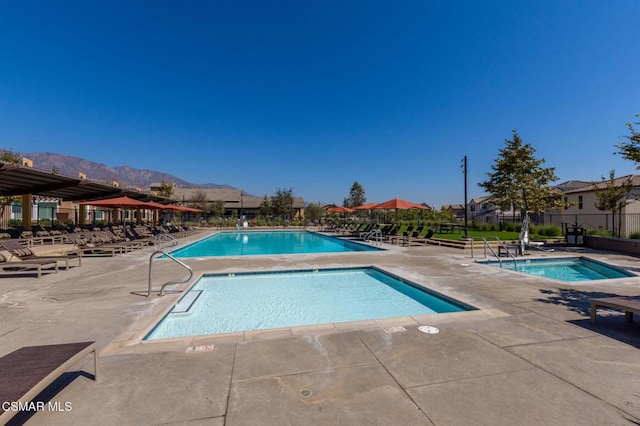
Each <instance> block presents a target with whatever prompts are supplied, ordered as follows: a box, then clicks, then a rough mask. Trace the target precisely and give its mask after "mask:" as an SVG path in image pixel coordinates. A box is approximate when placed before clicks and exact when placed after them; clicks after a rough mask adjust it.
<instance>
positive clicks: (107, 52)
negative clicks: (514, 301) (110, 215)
mask: <svg viewBox="0 0 640 426" xmlns="http://www.w3.org/2000/svg"><path fill="white" fill-rule="evenodd" d="M639 20H640V2H638V1H637V0H619V1H616V2H604V1H593V0H563V1H557V0H553V1H552V0H536V1H535V2H532V1H511V0H504V1H491V0H488V1H483V2H477V1H458V2H450V1H443V0H440V1H434V0H419V1H402V2H382V1H324V0H323V1H299V0H296V1H270V2H264V1H243V2H229V1H225V2H221V1H213V0H208V1H186V2H176V1H148V2H141V1H138V2H135V1H133V2H132V1H127V2H119V1H109V2H97V1H96V2H94V1H90V2H86V1H85V2H81V1H76V2H73V1H71V2H70V1H56V2H49V1H40V2H35V1H24V2H9V1H4V0H2V1H0V52H1V54H2V61H0V147H4V148H11V149H13V150H16V151H20V152H23V153H28V152H40V151H47V152H55V153H59V154H65V155H77V156H80V157H83V158H86V159H89V160H92V161H97V162H101V163H105V164H107V165H109V166H121V165H129V166H132V167H136V168H142V169H153V170H158V171H163V172H167V173H171V174H174V175H176V176H178V177H180V178H182V179H185V180H187V181H190V182H194V183H226V184H230V185H233V186H236V187H239V188H242V189H244V190H245V191H247V192H249V193H252V194H254V195H258V196H262V195H265V194H267V195H268V194H273V193H274V192H275V191H276V189H278V188H283V189H284V188H293V191H294V194H296V195H299V196H302V197H304V198H305V200H307V201H309V202H323V203H328V202H335V203H338V204H340V203H342V200H343V199H344V198H345V197H347V196H348V195H349V189H350V187H351V185H352V183H353V182H354V181H356V180H357V181H358V182H360V183H361V184H362V185H363V187H364V189H365V191H366V196H367V199H368V201H372V202H374V201H376V202H381V201H385V200H387V199H390V198H394V197H400V198H405V199H408V200H411V201H414V202H427V203H429V204H431V205H435V206H436V207H438V208H439V207H440V206H441V205H442V204H453V203H462V202H463V197H464V192H463V188H464V186H463V184H464V180H463V175H462V169H461V167H460V165H461V160H462V158H463V157H464V156H465V155H466V156H468V161H469V163H468V164H469V174H468V182H469V197H470V198H471V197H475V196H479V195H482V193H483V192H482V189H481V188H479V187H478V185H477V183H478V182H480V181H482V180H484V179H486V173H487V172H489V171H491V165H492V164H493V163H494V160H495V159H496V157H497V156H498V151H499V149H501V148H502V147H503V146H504V140H505V139H506V138H510V137H511V131H512V129H517V130H518V132H519V134H520V136H521V137H522V138H523V140H524V141H525V142H527V143H530V144H531V145H532V146H533V147H534V148H535V149H536V156H537V157H538V158H544V159H545V160H546V163H545V165H546V166H549V167H551V166H553V167H556V174H557V175H558V176H559V178H560V180H559V181H558V183H560V182H562V181H566V180H572V179H579V180H597V179H600V177H601V176H608V172H609V170H612V169H614V170H615V171H616V175H617V176H621V175H624V174H629V173H634V172H635V171H636V169H635V165H634V164H633V163H631V162H629V161H625V160H622V159H621V158H620V157H619V156H615V155H613V153H614V152H615V148H614V146H613V145H614V144H616V143H620V142H621V139H620V136H623V135H626V134H628V130H627V129H626V127H625V123H627V122H631V121H640V119H638V118H636V117H635V116H634V115H635V114H636V113H640V102H639V101H638V100H639V99H640V77H639V76H640V55H638V47H639V44H638V41H639V40H640V26H638V22H639ZM36 166H37V165H36Z"/></svg>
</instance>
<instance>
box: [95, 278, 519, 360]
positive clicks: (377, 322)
mask: <svg viewBox="0 0 640 426" xmlns="http://www.w3.org/2000/svg"><path fill="white" fill-rule="evenodd" d="M360 268H372V269H375V270H377V271H380V272H383V273H385V274H388V275H390V276H392V277H394V278H396V279H399V280H402V281H403V282H406V283H410V285H414V286H417V287H420V288H423V289H424V290H425V291H427V292H429V293H432V294H435V295H437V296H440V297H443V298H444V299H446V300H447V301H453V302H454V303H457V304H462V305H467V306H468V307H470V308H471V310H468V311H461V312H448V313H435V314H426V315H409V316H402V317H393V318H380V319H370V320H360V321H349V322H339V323H325V324H314V325H304V326H294V327H282V328H272V329H264V330H247V331H240V332H233V333H221V334H207V335H196V336H184V337H174V338H168V339H155V340H144V338H145V337H146V336H147V335H148V334H149V333H150V332H151V330H152V329H153V328H154V327H156V325H157V324H158V323H159V322H160V321H161V320H162V319H163V318H164V317H165V316H166V315H167V314H168V313H169V312H170V311H171V310H172V309H173V307H174V306H175V305H176V303H178V301H179V300H180V299H181V298H182V297H183V296H184V294H186V293H187V292H188V291H189V290H190V289H191V287H193V285H195V283H197V282H198V280H200V279H201V278H202V277H204V276H207V275H209V276H210V275H229V274H256V273H257V274H260V273H282V272H295V271H313V270H331V269H360ZM465 299H466V300H465ZM154 302H155V303H153V306H152V307H151V309H150V310H149V311H147V312H146V313H145V314H143V315H141V316H140V317H139V318H138V319H137V320H136V321H134V323H133V324H131V326H129V327H128V328H127V330H125V331H124V332H123V333H121V334H120V335H119V336H118V337H116V338H115V339H114V340H112V341H111V342H110V343H109V344H108V345H107V346H106V347H105V348H104V350H103V352H104V353H105V354H106V353H141V352H156V351H166V350H170V351H172V350H173V351H180V352H190V351H199V350H204V349H202V348H204V347H209V346H211V345H214V344H215V343H238V342H246V341H252V340H259V339H264V340H269V339H277V338H282V337H287V336H299V335H311V336H319V335H323V334H328V333H336V332H341V331H353V330H362V329H382V330H384V331H385V332H395V331H397V330H398V329H397V327H404V326H420V325H431V326H433V325H437V324H445V323H452V322H463V321H465V322H466V321H474V320H486V319H490V318H499V317H504V316H509V314H507V313H505V312H502V311H500V310H498V309H495V308H489V307H486V306H484V305H483V303H481V302H479V301H477V300H473V301H472V300H469V299H468V298H467V297H466V296H465V295H464V294H457V295H455V296H453V295H450V294H447V292H443V291H441V290H435V289H433V288H430V287H429V286H428V284H427V283H421V282H417V281H416V280H414V279H408V278H405V277H403V276H402V275H399V274H397V273H395V272H391V271H389V270H387V269H385V268H381V267H379V266H376V265H360V266H358V265H353V266H349V267H344V268H311V269H281V268H277V269H270V270H264V271H256V270H254V269H250V268H248V269H246V270H245V269H243V270H238V271H232V272H225V273H215V272H210V271H205V272H202V273H200V274H198V276H196V277H195V278H192V279H191V280H190V281H189V282H188V283H185V284H183V285H182V286H181V287H180V288H179V289H175V290H172V291H169V292H167V294H165V296H163V297H162V298H160V297H158V298H156V299H155V301H154ZM401 330H402V329H400V331H401Z"/></svg>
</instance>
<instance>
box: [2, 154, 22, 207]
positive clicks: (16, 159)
mask: <svg viewBox="0 0 640 426" xmlns="http://www.w3.org/2000/svg"><path fill="white" fill-rule="evenodd" d="M0 161H3V162H5V163H11V164H20V154H19V153H18V152H15V151H12V150H11V149H5V148H0ZM19 200H20V197H19V196H17V195H7V196H0V219H2V218H3V217H4V210H5V208H6V207H7V206H10V205H11V204H13V203H15V202H17V201H19Z"/></svg>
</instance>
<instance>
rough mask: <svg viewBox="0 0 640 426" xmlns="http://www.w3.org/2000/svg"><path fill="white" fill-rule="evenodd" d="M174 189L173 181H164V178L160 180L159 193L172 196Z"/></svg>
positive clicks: (168, 196)
mask: <svg viewBox="0 0 640 426" xmlns="http://www.w3.org/2000/svg"><path fill="white" fill-rule="evenodd" d="M175 190H176V184H175V183H173V182H165V181H164V180H163V181H162V182H160V191H159V195H161V196H163V197H167V198H171V197H173V194H174V192H175Z"/></svg>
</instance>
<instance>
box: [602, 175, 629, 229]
mask: <svg viewBox="0 0 640 426" xmlns="http://www.w3.org/2000/svg"><path fill="white" fill-rule="evenodd" d="M603 185H604V187H603ZM632 188H633V182H632V180H631V176H629V177H627V178H626V179H625V180H623V181H621V182H616V178H615V170H611V171H610V172H609V180H608V181H605V179H604V177H603V178H602V184H595V185H593V189H594V190H595V192H596V198H597V199H598V202H597V203H595V206H596V208H597V209H598V210H603V211H610V212H611V216H612V222H613V223H612V227H613V230H612V231H613V235H614V236H616V237H620V231H621V230H622V209H623V208H624V206H626V205H627V203H628V201H627V196H628V195H629V192H631V189H632ZM616 214H618V226H617V227H616Z"/></svg>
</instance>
